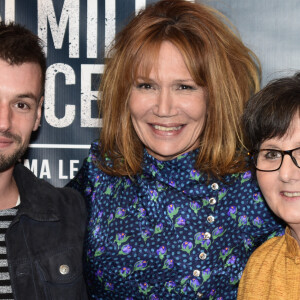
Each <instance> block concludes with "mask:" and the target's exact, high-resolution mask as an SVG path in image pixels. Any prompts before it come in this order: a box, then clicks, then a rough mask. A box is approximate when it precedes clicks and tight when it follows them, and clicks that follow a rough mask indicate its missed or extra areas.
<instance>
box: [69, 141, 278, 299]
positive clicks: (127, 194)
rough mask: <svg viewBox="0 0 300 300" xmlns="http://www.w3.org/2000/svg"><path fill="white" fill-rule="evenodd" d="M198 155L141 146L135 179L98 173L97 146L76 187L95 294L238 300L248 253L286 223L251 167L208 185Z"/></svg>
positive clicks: (74, 182)
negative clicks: (82, 202)
mask: <svg viewBox="0 0 300 300" xmlns="http://www.w3.org/2000/svg"><path fill="white" fill-rule="evenodd" d="M196 155H197V151H193V152H191V153H187V154H184V155H181V156H179V157H177V158H175V159H173V160H171V161H159V160H156V159H155V158H153V157H152V156H150V155H149V154H148V153H147V151H144V164H143V173H142V175H137V176H135V177H134V178H133V179H132V180H131V179H130V178H129V177H126V176H124V177H114V176H109V175H107V174H105V173H103V172H102V171H101V170H99V169H98V168H97V166H96V164H95V163H94V162H95V160H96V159H97V158H99V154H98V144H97V143H94V144H92V147H91V150H90V154H89V157H88V158H87V159H86V161H85V163H84V165H83V167H82V169H81V170H80V171H79V173H78V175H77V176H76V177H75V178H74V179H73V180H72V181H71V183H70V184H69V185H70V186H71V187H73V188H75V189H78V190H79V191H81V192H82V194H83V195H84V196H85V198H86V201H87V205H88V211H89V219H88V225H87V233H86V238H85V250H84V253H85V258H84V269H85V276H86V280H87V285H88V288H89V294H90V297H91V299H118V300H123V299H124V300H129V299H150V300H154V299H209V300H215V299H218V300H221V299H223V300H225V299H227V300H232V299H236V295H237V283H238V282H239V280H240V278H241V275H242V271H243V269H244V267H245V264H246V262H247V259H248V258H249V256H250V254H251V253H252V252H253V251H254V249H255V248H256V247H257V246H259V245H260V244H261V243H262V242H264V241H265V240H266V239H268V237H270V236H272V235H277V234H281V233H283V229H282V227H281V226H280V225H279V224H278V223H277V222H276V221H275V219H274V216H273V215H272V214H271V212H270V211H269V209H268V208H267V207H266V204H265V202H264V200H263V198H262V196H261V194H260V192H259V190H258V187H257V183H256V182H255V180H254V179H252V178H251V172H246V173H243V174H235V175H228V176H226V177H225V178H224V182H221V181H219V180H216V179H213V178H212V179H211V180H210V181H209V182H208V180H207V175H206V174H203V173H201V172H199V171H197V170H195V169H194V167H193V166H194V162H195V157H196Z"/></svg>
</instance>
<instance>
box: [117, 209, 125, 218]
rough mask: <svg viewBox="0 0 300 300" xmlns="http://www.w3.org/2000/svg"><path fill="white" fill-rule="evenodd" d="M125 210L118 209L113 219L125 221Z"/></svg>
mask: <svg viewBox="0 0 300 300" xmlns="http://www.w3.org/2000/svg"><path fill="white" fill-rule="evenodd" d="M125 215H126V210H125V209H124V208H122V207H118V208H117V210H116V213H115V218H116V219H117V218H119V219H125V218H126V216H125Z"/></svg>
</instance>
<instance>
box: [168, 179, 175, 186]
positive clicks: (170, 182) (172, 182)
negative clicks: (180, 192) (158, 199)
mask: <svg viewBox="0 0 300 300" xmlns="http://www.w3.org/2000/svg"><path fill="white" fill-rule="evenodd" d="M169 185H170V186H171V187H173V188H174V187H176V184H175V182H174V181H173V180H170V181H169Z"/></svg>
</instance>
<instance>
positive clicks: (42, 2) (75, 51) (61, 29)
mask: <svg viewBox="0 0 300 300" xmlns="http://www.w3.org/2000/svg"><path fill="white" fill-rule="evenodd" d="M47 21H49V27H50V31H51V33H52V38H53V43H54V47H55V49H61V48H62V45H63V41H64V36H65V32H66V29H67V24H68V21H69V57H72V58H77V57H79V0H65V1H64V4H63V8H62V12H61V16H60V19H59V22H57V19H56V15H55V11H54V6H53V0H38V36H39V37H40V39H42V40H43V42H44V51H45V54H46V55H47V47H48V27H47Z"/></svg>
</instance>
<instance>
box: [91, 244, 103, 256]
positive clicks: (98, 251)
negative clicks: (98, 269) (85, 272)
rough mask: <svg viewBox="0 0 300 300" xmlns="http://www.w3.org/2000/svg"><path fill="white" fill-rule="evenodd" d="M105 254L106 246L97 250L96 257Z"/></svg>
mask: <svg viewBox="0 0 300 300" xmlns="http://www.w3.org/2000/svg"><path fill="white" fill-rule="evenodd" d="M104 252H105V247H104V246H102V247H99V248H98V249H97V250H96V252H95V255H94V256H95V257H97V256H100V255H102V254H103V253H104Z"/></svg>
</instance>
